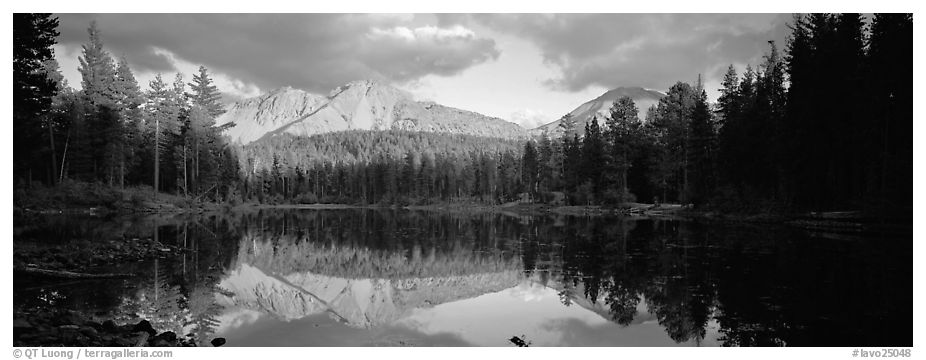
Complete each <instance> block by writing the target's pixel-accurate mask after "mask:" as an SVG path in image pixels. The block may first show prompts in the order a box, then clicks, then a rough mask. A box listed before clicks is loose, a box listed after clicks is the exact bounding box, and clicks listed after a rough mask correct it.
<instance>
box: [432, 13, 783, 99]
mask: <svg viewBox="0 0 926 360" xmlns="http://www.w3.org/2000/svg"><path fill="white" fill-rule="evenodd" d="M439 19H441V21H442V22H443V23H444V24H445V25H447V24H453V23H460V24H467V23H472V22H476V23H479V24H482V25H484V26H487V27H489V28H492V29H495V30H497V31H500V32H504V33H511V34H515V35H517V36H520V37H523V38H526V39H528V40H530V41H531V42H533V43H534V44H536V45H537V46H538V47H539V49H540V51H541V54H542V56H543V59H544V61H545V62H547V63H549V64H553V65H556V66H557V67H559V68H560V69H561V70H562V74H561V76H559V77H554V78H551V79H549V80H548V81H547V84H548V85H550V86H552V87H555V88H559V89H563V90H568V91H579V90H582V89H585V88H586V87H588V86H591V85H600V86H603V87H606V88H614V87H617V86H643V87H649V88H655V89H666V88H668V87H669V86H670V85H671V84H673V83H675V82H676V81H679V80H683V81H692V80H694V79H695V77H696V76H697V75H698V74H699V73H700V74H702V75H704V76H705V77H706V78H708V79H711V78H713V79H717V78H719V77H720V76H722V73H723V71H725V69H726V65H728V64H731V63H736V64H749V63H751V64H753V65H755V64H757V63H758V62H759V61H761V57H762V55H763V54H764V53H765V52H766V51H767V50H768V43H767V41H769V40H774V41H776V42H777V43H778V45H779V49H782V48H783V46H784V40H785V36H786V34H787V25H786V24H787V22H788V21H789V20H790V19H791V16H790V15H780V14H556V15H542V14H479V15H472V16H467V17H461V16H446V17H439Z"/></svg>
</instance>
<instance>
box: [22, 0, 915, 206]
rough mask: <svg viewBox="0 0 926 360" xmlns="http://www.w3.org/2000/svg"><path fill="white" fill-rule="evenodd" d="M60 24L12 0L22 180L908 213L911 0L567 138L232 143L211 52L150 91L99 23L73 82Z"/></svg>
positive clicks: (257, 196)
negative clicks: (712, 85) (77, 85)
mask: <svg viewBox="0 0 926 360" xmlns="http://www.w3.org/2000/svg"><path fill="white" fill-rule="evenodd" d="M56 26H57V20H56V19H55V18H54V17H52V16H51V15H47V14H45V15H43V14H16V15H15V16H14V80H15V81H14V104H15V109H14V134H15V136H14V137H15V139H16V141H15V144H14V147H15V150H14V152H15V157H14V180H15V181H14V182H15V183H16V186H17V188H26V187H34V186H54V185H55V184H58V183H62V182H67V181H86V182H100V183H103V184H107V185H108V186H113V187H116V186H118V187H124V186H151V187H152V188H154V189H157V191H162V192H169V193H173V194H177V195H182V196H188V197H200V198H202V199H207V200H211V201H217V202H224V201H232V202H237V201H257V202H266V203H316V202H323V203H333V202H336V203H349V204H431V203H443V202H466V203H469V202H478V203H486V204H498V203H505V202H511V201H515V200H521V201H528V202H541V203H544V202H546V203H550V202H560V201H562V202H564V203H565V204H572V205H591V204H596V205H609V206H619V205H621V204H625V203H628V202H642V203H681V204H692V205H693V206H694V207H695V208H701V209H714V210H718V211H724V212H789V211H830V210H840V211H841V210H861V211H864V212H866V213H868V214H874V215H881V216H889V217H895V218H909V217H910V216H912V215H911V214H912V181H913V177H912V168H913V155H912V150H913V141H912V137H911V134H910V133H909V132H910V130H909V129H910V128H908V126H911V124H912V118H913V113H912V111H913V103H912V98H913V80H912V74H913V54H912V51H913V47H912V44H913V19H912V15H911V14H876V15H874V16H873V17H872V18H871V19H866V18H864V17H863V16H861V15H859V14H807V15H795V16H794V18H793V20H792V22H791V23H790V29H791V33H790V35H789V36H788V39H787V43H786V44H785V46H784V50H783V51H780V50H779V49H778V44H776V43H774V42H769V44H768V50H767V52H766V54H765V56H764V58H763V61H762V62H761V63H760V64H755V67H753V66H751V65H750V66H747V67H746V69H745V70H744V71H743V72H742V74H739V73H738V72H737V69H736V68H735V67H734V66H733V65H730V67H729V69H728V71H727V73H726V76H725V77H724V79H723V83H722V88H721V89H720V94H719V97H718V99H717V101H716V102H715V103H710V102H709V101H708V96H707V95H708V94H707V93H706V91H705V89H704V86H703V84H702V81H701V77H700V76H699V75H697V74H692V78H697V80H696V81H695V82H694V83H693V84H691V83H687V82H683V81H679V82H677V83H676V84H675V85H673V86H671V87H670V88H669V90H668V92H667V95H666V96H665V97H664V98H663V99H662V100H661V101H660V102H659V103H658V105H656V106H655V108H654V109H652V110H653V111H650V112H649V114H650V115H649V117H648V118H647V119H640V118H639V111H640V109H637V108H636V106H635V105H634V103H633V101H632V100H631V99H629V98H622V99H619V100H618V101H616V102H615V103H614V104H613V106H612V107H611V109H610V112H609V114H606V115H605V116H601V117H599V118H596V119H594V120H592V121H590V122H589V123H587V124H581V125H580V124H578V123H577V121H575V120H573V119H570V118H568V116H567V117H564V118H563V119H561V120H562V125H561V126H562V127H563V128H564V130H565V131H564V135H563V136H562V137H561V138H550V137H549V136H547V135H546V134H543V135H540V136H538V137H537V138H535V139H533V140H529V141H526V142H521V143H514V142H511V141H506V140H500V139H491V138H477V137H467V136H459V135H446V134H431V133H411V132H400V131H387V132H371V131H348V132H340V133H331V134H323V135H316V136H312V137H303V138H299V137H292V136H285V135H284V136H277V137H272V138H269V139H263V140H261V141H259V142H257V143H254V144H249V145H244V146H241V145H234V144H229V143H227V142H226V140H225V139H223V137H222V136H221V132H222V131H223V130H224V128H223V127H222V126H215V118H216V116H218V115H219V114H221V113H222V111H223V110H222V106H221V104H220V102H219V98H220V93H219V90H218V89H217V88H216V87H215V85H214V84H213V82H212V79H211V78H210V75H209V72H208V70H207V69H206V68H205V67H201V68H200V70H199V72H198V73H197V74H193V75H192V80H191V82H189V83H187V82H185V80H184V77H183V75H182V74H177V75H176V76H175V78H174V81H173V82H172V83H167V82H165V81H164V80H163V79H162V78H161V76H158V77H157V78H156V79H155V80H154V81H152V82H151V83H150V84H148V89H146V90H144V91H142V90H141V89H140V87H139V85H138V84H137V82H136V80H135V78H134V75H133V74H132V70H131V69H130V68H129V66H128V62H127V60H126V59H119V60H118V61H116V60H115V59H113V58H112V56H111V55H110V54H108V53H107V52H106V51H105V50H104V49H103V40H102V36H101V34H100V31H99V30H98V29H97V28H96V25H95V24H93V23H91V24H90V28H89V29H88V34H89V41H88V43H87V44H85V45H84V47H83V52H82V55H81V58H80V73H81V75H82V79H83V80H82V83H81V85H82V90H80V91H76V90H73V89H71V88H70V87H69V86H68V85H67V83H66V82H65V81H64V80H63V78H62V76H61V74H60V72H59V70H58V68H57V64H56V63H55V61H54V59H53V56H52V52H51V45H53V44H54V43H55V37H56V36H57V35H58V33H57V31H56V30H55V28H56ZM907 121H911V123H907ZM578 126H585V132H584V134H585V135H584V136H582V137H580V136H579V134H578V133H579V132H578V131H576V130H577V127H578Z"/></svg>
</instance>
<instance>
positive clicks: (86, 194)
mask: <svg viewBox="0 0 926 360" xmlns="http://www.w3.org/2000/svg"><path fill="white" fill-rule="evenodd" d="M192 205H194V203H193V201H192V200H189V199H186V198H184V197H181V196H176V195H171V194H166V193H155V191H154V189H152V188H151V187H150V186H133V187H126V188H124V189H120V188H118V187H114V186H109V185H107V184H103V183H99V182H92V183H91V182H83V181H73V180H67V181H64V182H61V183H60V184H57V185H55V186H52V187H46V186H42V185H33V186H30V187H28V188H17V189H15V190H14V192H13V206H14V209H16V210H18V211H55V210H58V211H64V210H90V209H98V210H112V211H121V210H129V211H145V210H159V209H160V210H164V209H170V208H185V207H190V206H192Z"/></svg>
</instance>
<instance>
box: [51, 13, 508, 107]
mask: <svg viewBox="0 0 926 360" xmlns="http://www.w3.org/2000/svg"><path fill="white" fill-rule="evenodd" d="M59 17H60V20H61V24H60V27H59V31H60V32H61V36H60V37H59V43H61V44H62V45H64V46H78V45H79V44H82V43H85V42H86V41H87V32H86V28H87V27H88V25H89V23H90V21H91V20H92V19H96V20H97V23H98V27H99V29H100V30H101V32H102V34H103V40H104V43H105V44H106V46H107V47H108V48H109V49H111V51H112V52H113V53H114V55H115V56H117V57H118V56H121V55H125V56H126V58H127V59H128V60H129V62H130V64H132V65H133V66H137V67H138V70H148V71H160V72H168V71H170V70H172V66H171V65H170V62H169V61H168V59H167V57H165V55H164V54H163V53H159V52H157V49H163V50H168V51H170V52H171V53H172V54H173V55H174V56H176V57H177V58H179V59H183V60H185V61H189V62H191V63H194V64H203V65H206V66H207V67H209V68H210V69H212V70H213V71H216V72H222V73H226V74H229V75H231V76H234V77H235V78H238V79H240V80H242V81H246V82H251V83H254V84H256V85H257V86H260V87H261V88H264V89H269V88H274V87H279V86H284V85H290V86H294V87H298V88H303V89H306V90H309V91H315V92H319V93H326V92H327V91H329V90H331V89H333V88H335V87H337V86H338V85H342V84H344V83H346V82H349V81H353V80H358V79H365V78H373V79H380V80H393V81H397V82H403V81H409V80H414V79H418V78H420V77H423V76H425V75H428V74H437V75H454V74H457V73H460V72H461V71H463V70H465V69H467V68H469V67H471V66H473V65H476V64H479V63H482V62H486V61H490V60H492V59H495V58H497V57H498V56H499V50H498V49H497V48H496V45H495V42H494V41H493V40H491V39H486V38H482V37H479V36H477V35H476V34H474V33H472V32H471V31H469V30H468V29H466V28H463V27H449V26H448V27H433V26H412V25H409V24H410V22H411V21H410V19H409V17H407V16H392V15H350V14H94V15H90V14H60V15H59Z"/></svg>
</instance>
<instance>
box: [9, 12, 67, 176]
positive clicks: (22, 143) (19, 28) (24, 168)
mask: <svg viewBox="0 0 926 360" xmlns="http://www.w3.org/2000/svg"><path fill="white" fill-rule="evenodd" d="M57 27H58V18H56V17H52V16H51V14H27V13H15V14H13V105H14V107H13V134H14V136H13V138H14V142H13V143H14V155H15V156H14V158H15V159H14V163H15V164H14V173H15V175H14V176H16V177H18V178H20V179H23V178H26V179H25V180H27V181H28V182H31V168H32V166H33V164H34V163H36V162H37V161H36V160H37V159H36V156H38V153H39V149H40V145H39V144H40V143H41V142H42V133H43V131H42V130H43V129H42V123H41V119H42V117H43V116H44V115H45V114H46V113H47V112H48V111H49V110H50V109H51V104H52V97H54V96H55V94H56V93H57V91H58V88H57V86H56V83H55V81H54V80H52V79H49V77H48V76H47V72H46V71H44V69H45V64H46V62H47V61H49V60H52V59H53V50H52V45H54V44H55V43H56V40H55V38H56V37H57V36H58V34H59V33H58V31H57V30H56V28H57ZM49 129H50V128H49ZM49 134H51V133H49ZM52 142H53V140H52ZM52 156H54V153H53V152H52ZM52 162H53V163H54V160H52ZM53 167H54V165H53ZM52 171H54V169H52ZM26 173H28V174H26Z"/></svg>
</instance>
